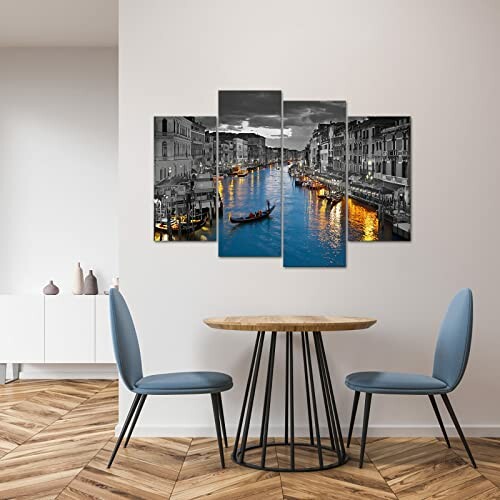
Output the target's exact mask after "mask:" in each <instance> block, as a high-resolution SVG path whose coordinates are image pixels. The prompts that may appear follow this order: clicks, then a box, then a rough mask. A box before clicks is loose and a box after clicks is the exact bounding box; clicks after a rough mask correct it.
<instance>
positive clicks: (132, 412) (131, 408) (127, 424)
mask: <svg viewBox="0 0 500 500" xmlns="http://www.w3.org/2000/svg"><path fill="white" fill-rule="evenodd" d="M139 399H141V395H140V394H136V395H135V398H134V401H132V406H131V407H130V410H129V411H128V415H127V418H126V419H125V423H124V424H123V428H122V431H121V432H120V436H119V437H118V440H117V441H116V444H115V448H114V449H113V453H111V458H110V459H109V462H108V469H109V468H110V467H111V465H112V463H113V460H114V459H115V456H116V453H117V451H118V448H119V447H120V444H121V443H122V440H123V436H125V433H126V432H127V428H128V426H129V424H130V421H131V420H132V416H133V415H134V412H135V409H136V408H137V405H138V404H139Z"/></svg>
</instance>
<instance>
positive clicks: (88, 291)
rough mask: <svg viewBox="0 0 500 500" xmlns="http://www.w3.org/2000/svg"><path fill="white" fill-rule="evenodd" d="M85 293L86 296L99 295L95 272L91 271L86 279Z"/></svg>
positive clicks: (84, 284)
mask: <svg viewBox="0 0 500 500" xmlns="http://www.w3.org/2000/svg"><path fill="white" fill-rule="evenodd" d="M83 293H84V295H97V294H98V293H99V291H98V290H97V278H96V277H95V276H94V271H92V270H90V271H89V274H88V275H87V276H86V277H85V282H84V283H83Z"/></svg>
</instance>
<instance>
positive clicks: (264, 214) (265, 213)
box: [229, 205, 276, 224]
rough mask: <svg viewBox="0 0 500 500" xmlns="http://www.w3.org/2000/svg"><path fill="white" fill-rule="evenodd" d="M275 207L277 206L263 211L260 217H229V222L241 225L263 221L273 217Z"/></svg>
mask: <svg viewBox="0 0 500 500" xmlns="http://www.w3.org/2000/svg"><path fill="white" fill-rule="evenodd" d="M275 206H276V205H273V206H272V207H270V208H269V209H267V210H264V211H262V212H261V214H260V215H255V216H254V217H229V221H230V222H232V223H233V224H241V223H244V222H254V221H256V220H262V219H265V218H266V217H269V216H270V215H271V212H272V211H273V210H274V207H275Z"/></svg>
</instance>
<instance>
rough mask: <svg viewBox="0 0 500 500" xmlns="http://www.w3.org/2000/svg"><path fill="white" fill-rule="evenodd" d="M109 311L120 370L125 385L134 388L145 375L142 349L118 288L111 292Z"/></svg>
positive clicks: (112, 289)
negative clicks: (143, 372)
mask: <svg viewBox="0 0 500 500" xmlns="http://www.w3.org/2000/svg"><path fill="white" fill-rule="evenodd" d="M109 311H110V316H111V335H112V337H113V348H114V351H115V358H116V364H117V365H118V371H119V373H120V376H121V378H122V380H123V382H124V383H125V385H126V386H127V387H128V388H129V389H130V390H133V389H134V387H135V384H136V382H137V381H138V380H139V379H141V378H142V376H143V375H142V361H141V350H140V348H139V342H138V340H137V334H136V332H135V326H134V321H133V320H132V316H131V315H130V311H129V309H128V306H127V303H126V302H125V299H124V298H123V295H122V294H121V293H120V292H119V291H118V290H117V289H116V288H111V290H110V292H109Z"/></svg>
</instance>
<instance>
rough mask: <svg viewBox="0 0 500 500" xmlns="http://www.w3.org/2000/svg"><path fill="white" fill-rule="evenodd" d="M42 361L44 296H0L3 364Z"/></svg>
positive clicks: (0, 356)
mask: <svg viewBox="0 0 500 500" xmlns="http://www.w3.org/2000/svg"><path fill="white" fill-rule="evenodd" d="M43 361H44V356H43V296H36V295H33V296H30V295H24V296H22V295H17V296H16V295H0V362H2V363H20V362H21V363H43Z"/></svg>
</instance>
